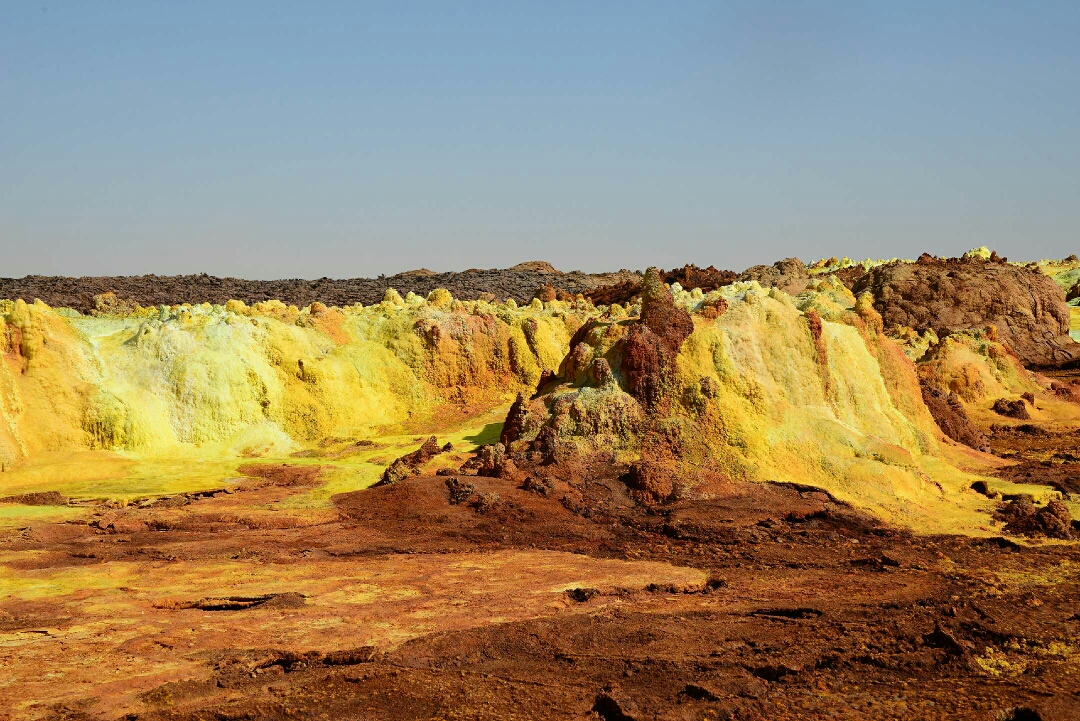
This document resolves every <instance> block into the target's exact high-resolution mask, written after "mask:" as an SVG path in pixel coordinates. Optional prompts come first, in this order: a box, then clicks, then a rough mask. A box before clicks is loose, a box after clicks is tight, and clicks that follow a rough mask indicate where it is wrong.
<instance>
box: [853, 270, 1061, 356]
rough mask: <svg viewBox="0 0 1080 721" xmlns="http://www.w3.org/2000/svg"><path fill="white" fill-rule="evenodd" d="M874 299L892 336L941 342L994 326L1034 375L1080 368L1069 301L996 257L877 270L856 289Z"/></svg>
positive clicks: (1047, 282)
mask: <svg viewBox="0 0 1080 721" xmlns="http://www.w3.org/2000/svg"><path fill="white" fill-rule="evenodd" d="M864 291H865V292H869V293H871V294H872V296H873V299H874V307H875V308H876V309H877V311H878V312H879V313H881V317H882V319H883V321H884V323H885V328H886V330H887V331H892V330H895V329H897V328H901V327H908V328H913V329H915V330H916V331H920V332H921V331H925V330H933V331H934V332H935V333H937V335H938V336H942V337H944V336H946V335H948V334H950V333H955V332H958V331H964V330H970V329H976V328H986V327H987V326H990V325H992V326H994V328H995V331H996V338H997V340H999V341H1000V342H1002V343H1004V344H1006V345H1007V346H1009V347H1010V348H1012V350H1013V351H1014V352H1015V353H1016V354H1017V356H1019V358H1020V359H1021V360H1022V361H1023V362H1024V364H1025V365H1027V366H1029V367H1061V366H1064V365H1066V364H1069V363H1074V362H1076V361H1077V360H1080V344H1077V343H1074V342H1073V341H1072V339H1071V338H1069V309H1068V307H1067V306H1066V305H1065V294H1064V293H1063V292H1062V290H1061V289H1060V287H1058V285H1057V284H1056V283H1055V282H1054V281H1053V280H1052V279H1050V278H1049V277H1047V276H1045V275H1043V274H1042V273H1040V272H1038V271H1037V270H1033V269H1030V268H1026V267H1022V266H1017V265H1012V264H1009V263H1006V262H1004V261H1003V260H1002V259H1000V258H997V257H996V256H992V257H991V258H990V259H983V258H980V257H969V258H949V259H940V258H934V257H931V256H929V255H926V254H923V255H922V256H921V257H920V258H919V260H918V261H916V262H915V263H899V262H896V263H889V264H887V265H883V266H880V267H877V268H872V269H871V270H870V271H869V272H867V273H866V275H864V276H863V277H862V278H860V279H859V280H858V281H857V282H856V283H855V287H854V292H855V293H856V294H858V293H861V292H864Z"/></svg>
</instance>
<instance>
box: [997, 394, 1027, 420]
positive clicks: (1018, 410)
mask: <svg viewBox="0 0 1080 721" xmlns="http://www.w3.org/2000/svg"><path fill="white" fill-rule="evenodd" d="M991 408H992V409H993V411H994V413H997V414H998V415H999V416H1006V417H1007V418H1018V419H1020V420H1022V421H1027V420H1031V414H1030V413H1028V409H1027V405H1026V404H1025V403H1024V399H1022V398H1018V399H1017V400H1015V401H1010V400H1009V399H1008V398H998V399H997V400H996V401H994V405H993V406H991Z"/></svg>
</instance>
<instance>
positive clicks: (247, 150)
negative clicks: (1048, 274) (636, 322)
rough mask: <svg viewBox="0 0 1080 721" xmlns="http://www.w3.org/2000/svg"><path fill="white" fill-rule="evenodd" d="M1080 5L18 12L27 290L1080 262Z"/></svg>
mask: <svg viewBox="0 0 1080 721" xmlns="http://www.w3.org/2000/svg"><path fill="white" fill-rule="evenodd" d="M1078 36H1080V5H1077V4H1075V3H1064V2H1062V3H1051V2H1048V3H1040V4H1038V5H1037V6H1022V7H1021V6H1015V7H1009V6H1005V5H993V6H992V5H988V4H983V3H975V2H967V1H965V2H956V3H949V4H948V5H946V6H942V5H940V4H937V3H905V4H903V6H901V5H893V4H884V3H879V4H872V5H871V6H867V5H866V4H863V3H844V2H841V3H837V2H830V3H809V2H766V3H760V2H735V3H725V4H723V5H722V6H718V4H716V3H708V2H687V3H680V4H678V5H677V6H662V5H659V4H656V5H652V4H646V3H592V4H588V5H585V4H580V3H568V2H552V3H545V4H543V5H542V6H541V5H535V4H525V3H521V4H518V3H484V2H475V3H462V4H443V3H433V2H426V3H413V4H410V5H408V6H404V7H403V6H401V4H398V3H374V2H368V3H335V2H331V3H320V4H318V6H316V7H303V8H300V7H297V6H293V5H291V4H287V3H274V2H259V3H255V2H237V3H230V4H228V6H227V7H224V6H220V5H219V4H215V3H208V2H186V3H183V4H165V3H123V2H116V3H108V4H102V5H89V4H80V3H70V2H56V3H49V4H48V5H44V6H43V5H40V4H25V5H22V6H21V7H5V8H4V9H2V10H0V67H3V68H4V71H3V72H0V104H2V106H3V107H4V108H5V109H6V111H7V112H6V113H4V114H0V131H2V132H0V244H2V247H3V249H4V252H3V253H2V254H0V276H4V277H21V276H24V275H28V274H37V275H135V274H144V273H155V274H158V275H176V274H187V273H199V272H206V273H209V274H212V275H218V276H234V277H241V278H251V279H270V278H319V277H323V276H328V277H334V278H346V277H374V276H377V275H379V274H386V275H393V274H395V273H397V272H401V271H405V270H411V269H416V268H421V267H423V268H428V269H431V270H434V271H437V272H442V271H451V270H464V269H467V268H496V267H499V268H505V267H508V266H511V265H514V264H516V263H520V262H523V261H529V260H545V261H548V262H550V263H552V264H553V265H554V266H555V267H556V268H559V269H560V270H575V269H577V270H583V271H587V272H596V271H609V270H618V269H619V268H632V269H640V268H644V267H646V266H649V265H657V266H662V267H668V268H670V267H673V266H681V265H682V264H684V263H696V264H698V265H702V266H707V265H710V264H712V265H716V266H717V267H720V268H727V269H731V270H736V271H738V270H742V269H744V268H746V267H748V266H750V265H754V264H758V263H771V262H773V261H775V260H778V259H780V258H783V257H788V256H797V257H799V258H801V259H802V260H804V261H812V260H815V259H817V258H821V257H829V256H833V255H835V256H838V257H839V256H843V255H848V256H850V257H852V258H855V259H863V258H866V257H872V258H880V257H893V256H900V257H916V256H918V255H919V253H921V252H924V251H926V252H930V253H933V254H937V255H958V254H961V253H963V252H964V251H966V250H967V249H969V248H971V247H975V246H980V245H987V246H989V247H991V248H994V249H996V250H998V252H999V253H1001V254H1002V255H1005V256H1008V257H1010V258H1013V259H1018V260H1019V259H1022V260H1036V259H1040V258H1047V257H1064V256H1067V255H1069V254H1071V253H1074V252H1080V202H1078V198H1080V99H1078V97H1077V94H1076V93H1075V92H1074V85H1075V78H1076V77H1077V76H1078V74H1080V49H1078V43H1077V42H1076V37H1078Z"/></svg>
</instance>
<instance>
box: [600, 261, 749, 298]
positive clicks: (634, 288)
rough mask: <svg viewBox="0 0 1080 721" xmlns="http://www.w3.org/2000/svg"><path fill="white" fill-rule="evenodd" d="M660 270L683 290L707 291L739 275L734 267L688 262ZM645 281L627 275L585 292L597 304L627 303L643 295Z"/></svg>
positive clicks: (732, 280) (729, 281) (669, 281)
mask: <svg viewBox="0 0 1080 721" xmlns="http://www.w3.org/2000/svg"><path fill="white" fill-rule="evenodd" d="M658 273H659V275H660V277H661V278H662V279H663V281H664V282H665V283H667V284H668V285H670V284H672V283H678V284H679V285H680V286H681V287H682V288H683V290H693V289H695V288H700V289H701V292H703V293H708V292H709V291H712V290H716V289H717V288H721V287H723V286H725V285H729V284H731V283H733V282H735V280H736V278H738V276H737V275H736V274H735V273H733V272H732V271H730V270H718V269H717V268H715V267H714V266H711V265H710V266H709V267H708V268H699V267H698V266H696V265H692V264H687V265H684V266H683V267H682V268H675V269H673V270H667V271H665V270H660V271H658ZM643 283H644V280H643V277H641V276H639V277H634V278H627V279H624V280H622V281H621V282H619V283H614V284H612V285H602V286H599V287H597V288H594V289H592V290H588V291H585V297H586V298H588V299H589V300H591V301H592V302H593V303H595V304H596V305H611V304H612V303H619V304H620V305H627V304H629V303H631V302H632V301H633V300H634V299H635V298H637V297H638V296H639V295H641V290H642V287H643Z"/></svg>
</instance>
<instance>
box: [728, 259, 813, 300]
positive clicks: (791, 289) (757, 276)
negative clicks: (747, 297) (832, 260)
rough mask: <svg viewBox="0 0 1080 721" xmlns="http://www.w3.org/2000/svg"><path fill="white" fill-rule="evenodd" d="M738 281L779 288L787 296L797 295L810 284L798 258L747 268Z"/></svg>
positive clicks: (808, 276)
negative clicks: (751, 281) (754, 282)
mask: <svg viewBox="0 0 1080 721" xmlns="http://www.w3.org/2000/svg"><path fill="white" fill-rule="evenodd" d="M739 280H743V281H749V280H756V281H757V282H758V283H760V284H761V285H762V286H763V287H765V288H770V287H772V288H779V289H780V290H782V291H784V292H785V293H787V294H789V295H798V294H799V293H802V292H803V291H804V290H806V286H808V285H809V284H810V274H809V273H808V272H807V271H806V265H804V264H803V262H802V261H801V260H799V259H798V258H784V259H783V260H778V261H777V262H775V263H773V264H772V265H755V266H753V267H752V268H747V269H746V270H745V271H743V273H742V275H740V276H739Z"/></svg>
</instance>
